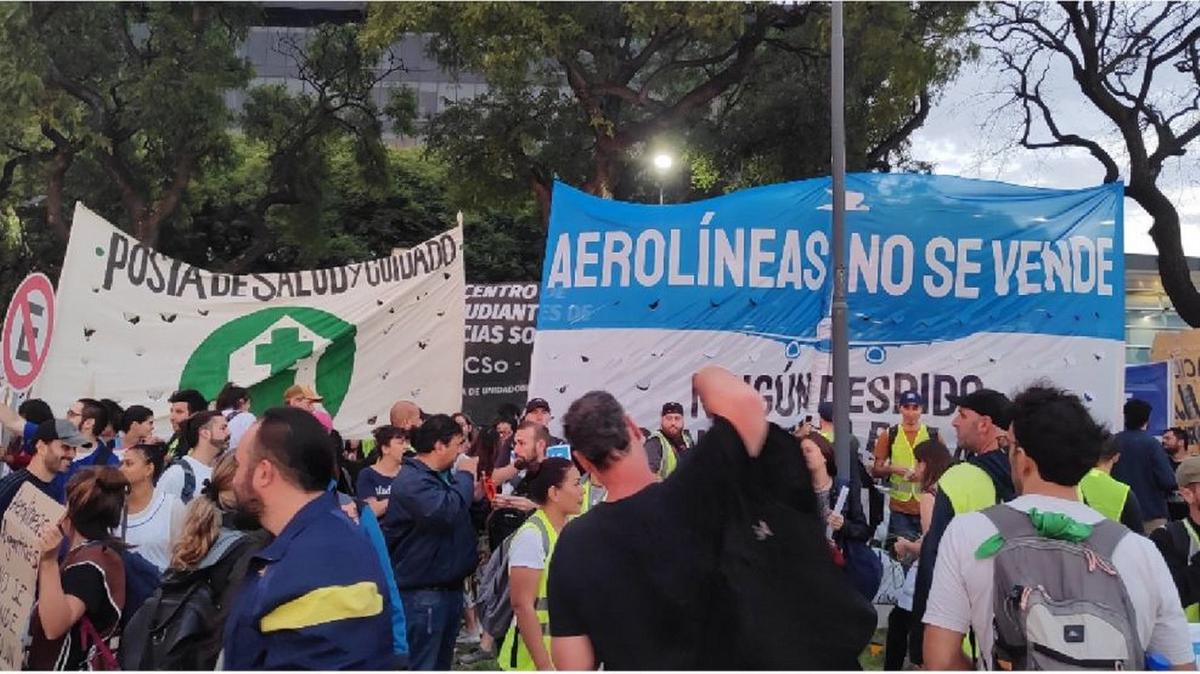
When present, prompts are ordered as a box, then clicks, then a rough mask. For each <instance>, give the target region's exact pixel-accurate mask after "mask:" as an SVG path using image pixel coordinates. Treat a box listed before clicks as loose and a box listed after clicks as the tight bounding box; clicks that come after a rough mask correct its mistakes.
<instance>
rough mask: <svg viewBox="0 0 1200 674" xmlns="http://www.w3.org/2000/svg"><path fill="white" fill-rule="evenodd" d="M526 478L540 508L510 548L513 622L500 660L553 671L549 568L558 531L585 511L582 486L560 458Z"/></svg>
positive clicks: (502, 664)
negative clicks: (583, 509)
mask: <svg viewBox="0 0 1200 674" xmlns="http://www.w3.org/2000/svg"><path fill="white" fill-rule="evenodd" d="M526 479H527V480H528V484H529V498H530V500H532V501H533V502H534V503H536V504H537V505H538V509H537V510H536V511H534V513H533V515H530V517H529V519H528V520H527V521H526V522H525V524H522V525H521V528H520V529H517V533H515V534H513V537H512V540H511V542H510V543H509V552H508V555H509V556H508V588H509V593H510V597H511V601H512V607H513V622H512V626H511V627H509V628H508V636H506V637H505V639H504V645H503V646H502V647H501V649H500V655H499V656H498V657H497V658H496V659H497V661H498V662H499V664H500V668H501V669H505V670H535V669H537V670H551V669H554V664H553V663H552V662H551V660H550V631H549V625H550V613H549V611H548V610H547V608H546V601H547V594H546V581H547V576H548V572H547V569H549V568H550V557H551V556H552V555H553V554H554V544H555V543H556V542H557V541H558V534H559V532H561V531H562V528H563V526H564V525H565V524H566V523H567V519H569V518H570V517H571V516H572V515H578V514H579V511H580V510H581V509H582V508H583V486H582V485H581V484H580V479H579V469H577V468H576V467H575V464H574V463H572V462H571V461H570V460H569V459H563V458H559V457H552V458H549V459H545V460H543V461H542V462H541V463H539V464H538V467H537V468H536V472H534V473H532V474H531V475H527V476H526Z"/></svg>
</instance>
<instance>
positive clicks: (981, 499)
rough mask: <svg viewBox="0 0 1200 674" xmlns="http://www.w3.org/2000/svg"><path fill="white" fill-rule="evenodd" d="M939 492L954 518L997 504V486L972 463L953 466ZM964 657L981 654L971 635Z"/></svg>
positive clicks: (939, 484)
mask: <svg viewBox="0 0 1200 674" xmlns="http://www.w3.org/2000/svg"><path fill="white" fill-rule="evenodd" d="M938 491H940V492H942V493H943V494H945V495H946V498H948V499H950V506H951V507H952V508H954V516H955V517H957V516H959V515H962V514H964V513H973V512H978V511H980V510H983V509H984V508H990V507H992V506H994V505H996V503H997V498H996V485H995V484H994V483H993V482H992V477H991V476H990V475H988V474H987V471H985V470H984V469H982V468H980V467H979V466H976V465H975V464H972V463H960V464H957V465H954V466H951V467H950V468H949V469H948V470H947V471H946V472H945V473H942V478H941V479H940V480H938ZM962 652H963V655H966V656H967V659H969V660H970V661H971V662H975V660H976V658H978V656H979V654H978V653H976V652H974V651H973V650H972V649H971V639H970V635H968V636H965V637H963V641H962Z"/></svg>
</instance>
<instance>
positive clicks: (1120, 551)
mask: <svg viewBox="0 0 1200 674" xmlns="http://www.w3.org/2000/svg"><path fill="white" fill-rule="evenodd" d="M1008 505H1010V506H1012V507H1013V508H1016V509H1017V510H1020V511H1022V512H1029V510H1030V509H1031V508H1037V509H1038V510H1039V511H1044V512H1056V513H1061V514H1063V515H1066V516H1067V517H1070V518H1072V519H1074V520H1075V521H1077V522H1082V523H1083V524H1095V523H1097V522H1099V521H1101V520H1102V519H1104V516H1103V515H1101V514H1100V513H1098V512H1096V511H1095V510H1092V509H1091V508H1089V507H1087V506H1086V505H1084V504H1082V503H1080V502H1079V501H1067V500H1064V499H1060V498H1054V497H1051V496H1038V495H1029V496H1021V497H1019V498H1017V499H1014V500H1013V501H1011V502H1009V504H1008ZM996 533H997V530H996V527H995V525H993V524H992V521H991V520H989V519H988V518H987V517H986V516H985V515H984V514H983V513H978V512H975V513H967V514H964V515H959V516H957V517H955V518H954V519H953V520H951V522H950V526H948V527H946V533H945V535H944V536H943V537H942V542H941V545H940V547H939V548H938V556H937V566H936V567H935V568H934V570H933V585H932V586H931V588H930V590H929V603H928V605H927V606H926V608H925V618H924V622H925V623H926V624H929V625H935V626H937V627H941V628H944V629H948V630H953V631H955V632H961V633H963V634H966V633H967V631H968V628H969V627H970V628H974V630H975V635H976V638H977V639H978V640H979V650H980V653H981V654H982V655H983V657H982V658H981V660H983V661H985V662H984V663H983V664H985V665H986V666H987V668H990V659H991V654H992V643H993V641H994V640H995V636H994V634H993V629H994V628H993V624H992V565H993V562H994V558H987V559H976V558H975V550H976V549H978V548H979V545H980V544H981V543H983V542H984V541H986V540H987V539H989V538H991V537H992V536H994V535H995V534H996ZM1112 562H1113V566H1115V567H1116V569H1117V573H1118V574H1120V576H1121V579H1122V581H1124V583H1125V590H1126V592H1128V593H1129V600H1130V602H1131V603H1132V604H1133V609H1134V611H1135V612H1136V614H1137V631H1138V636H1139V637H1140V640H1141V642H1142V646H1143V648H1145V650H1146V652H1147V653H1158V654H1160V655H1162V656H1164V657H1165V658H1166V659H1167V661H1168V662H1170V663H1171V664H1173V665H1182V664H1190V663H1193V662H1195V659H1194V657H1195V656H1194V655H1193V654H1192V640H1191V637H1190V636H1189V633H1188V624H1187V619H1186V618H1185V617H1184V615H1183V607H1182V605H1181V603H1180V601H1179V593H1178V591H1177V590H1176V589H1175V584H1174V582H1173V581H1172V580H1171V572H1170V571H1169V570H1168V569H1167V564H1166V562H1164V561H1163V558H1162V555H1161V554H1160V553H1159V552H1158V549H1157V548H1155V547H1154V544H1153V543H1151V542H1150V539H1148V538H1145V537H1143V536H1140V535H1138V534H1130V535H1127V536H1125V538H1123V539H1121V542H1120V543H1118V544H1117V548H1116V550H1114V551H1113V558H1112Z"/></svg>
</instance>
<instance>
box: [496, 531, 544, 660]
mask: <svg viewBox="0 0 1200 674" xmlns="http://www.w3.org/2000/svg"><path fill="white" fill-rule="evenodd" d="M522 529H533V530H535V531H537V532H538V533H539V534H540V535H541V537H542V541H543V542H544V543H545V544H546V564H545V566H544V567H543V568H542V576H541V579H540V580H538V593H537V599H535V600H534V603H533V609H534V612H535V613H537V619H538V623H539V624H540V625H541V628H542V643H544V644H545V645H546V652H547V653H549V652H550V601H549V599H547V597H548V596H549V594H548V593H547V592H546V588H547V585H548V583H549V581H550V558H551V557H553V556H554V545H555V544H556V543H558V532H557V531H555V530H554V527H553V526H551V524H550V518H548V517H546V513H545V512H544V511H542V510H541V509H538V511H537V512H535V513H533V516H532V517H530V518H529V520H528V521H526V522H525V523H524V524H522V525H521V528H520V529H518V530H517V531H518V532H519V531H521V530H522ZM497 660H498V661H499V664H500V669H503V670H505V671H522V672H528V671H533V670H535V669H537V667H536V666H535V665H534V664H533V656H532V655H530V654H529V649H528V648H526V647H525V641H524V639H522V638H521V633H520V630H519V629H518V628H517V616H516V615H513V621H512V624H511V625H509V626H508V634H507V635H506V636H505V637H504V645H503V647H502V648H501V649H500V657H498V658H497Z"/></svg>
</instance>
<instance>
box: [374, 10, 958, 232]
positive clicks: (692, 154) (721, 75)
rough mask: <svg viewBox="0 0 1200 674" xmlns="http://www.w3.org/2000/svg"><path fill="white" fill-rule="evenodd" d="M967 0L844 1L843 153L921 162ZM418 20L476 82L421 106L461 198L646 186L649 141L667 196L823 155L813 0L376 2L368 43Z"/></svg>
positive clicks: (854, 160) (737, 183) (493, 200)
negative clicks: (665, 161) (793, 0)
mask: <svg viewBox="0 0 1200 674" xmlns="http://www.w3.org/2000/svg"><path fill="white" fill-rule="evenodd" d="M973 8H974V5H973V4H970V3H861V4H852V5H850V6H848V7H847V23H846V28H845V33H846V43H847V45H848V46H849V50H848V52H847V54H846V68H847V77H846V89H847V92H846V96H847V131H848V134H847V135H848V140H849V147H848V158H849V164H850V167H851V169H852V170H891V169H893V168H906V169H920V168H923V167H922V166H920V165H917V164H914V163H912V162H911V160H910V159H909V157H908V155H907V142H908V137H909V136H910V135H911V133H912V132H913V131H914V130H915V129H916V128H918V127H919V126H920V125H921V123H923V121H924V118H925V115H926V114H927V112H928V109H929V107H930V105H931V103H932V101H933V100H934V99H935V98H936V96H937V92H938V91H939V90H940V89H941V87H943V86H944V85H945V84H946V83H947V82H949V81H950V80H951V79H952V78H953V77H954V75H955V74H956V73H957V71H958V67H959V65H960V64H961V63H962V61H963V60H964V59H968V58H973V56H974V49H973V48H972V47H971V46H970V45H968V44H966V43H965V42H963V41H962V40H960V36H961V35H962V34H963V33H964V31H965V30H966V20H967V17H968V15H969V14H970V13H971V11H972V10H973ZM404 32H421V33H426V34H429V35H430V36H431V43H430V48H429V51H430V54H431V55H432V56H433V57H435V58H436V59H437V60H438V62H439V63H441V64H442V65H443V66H444V67H447V68H451V69H462V68H467V69H472V70H475V71H478V72H482V73H483V74H484V75H485V76H486V77H487V78H488V81H489V84H490V86H491V87H492V91H491V92H490V93H489V94H488V95H487V96H485V97H482V98H480V99H476V100H474V101H468V102H464V103H459V104H457V105H453V106H451V107H450V108H449V109H447V110H446V111H445V112H443V113H442V114H440V115H438V116H437V117H435V118H434V119H433V120H431V123H430V127H429V128H430V134H429V148H430V151H431V152H432V153H433V154H434V155H436V156H437V157H439V158H440V159H442V160H444V161H446V162H447V163H448V164H449V165H450V166H452V167H453V168H454V170H455V172H456V174H457V175H462V176H464V177H465V178H466V179H465V180H463V181H462V183H463V184H464V185H467V186H468V187H467V188H464V189H468V190H470V194H469V195H468V197H469V198H468V199H467V202H468V203H471V204H481V203H485V204H491V205H497V206H499V205H512V204H513V203H514V196H515V195H517V194H518V193H519V191H520V190H525V191H526V194H527V195H528V196H531V197H533V198H534V200H535V202H537V203H539V205H540V206H541V208H542V213H543V216H545V214H546V213H547V209H548V189H549V187H550V184H551V182H552V180H551V178H552V177H553V176H558V177H559V178H561V179H563V180H565V181H567V182H569V183H572V184H575V185H578V186H580V187H582V188H584V189H585V190H588V191H591V192H593V193H596V194H602V195H606V196H607V195H611V196H614V197H616V198H619V199H630V200H641V201H652V200H654V199H656V198H657V192H658V188H659V181H660V179H662V178H661V177H660V176H658V175H657V174H656V173H655V172H654V171H653V170H651V169H650V168H649V166H648V163H647V159H648V157H649V156H650V155H651V154H653V149H652V148H656V147H665V148H672V153H673V154H675V155H676V156H678V157H680V158H681V159H682V162H681V163H682V164H683V166H682V167H681V168H680V169H677V170H676V174H675V175H672V176H667V177H666V179H665V180H664V185H663V186H664V188H665V191H666V192H667V193H668V194H670V195H671V198H672V200H680V199H688V198H696V197H700V196H705V195H711V194H717V193H721V192H724V191H730V190H734V189H739V188H742V187H747V186H753V185H759V184H765V183H771V182H779V181H784V180H794V179H798V178H804V177H810V176H814V175H822V174H825V173H827V172H828V171H829V159H828V158H829V154H830V152H829V140H828V139H829V131H828V129H829V107H828V104H827V101H828V100H829V86H828V79H829V57H828V35H829V16H828V8H827V7H826V6H824V5H803V6H801V5H780V4H769V3H768V4H756V3H699V2H681V3H665V2H647V3H615V2H609V3H536V2H534V3H502V2H477V3H436V2H435V3H381V4H377V5H372V6H371V9H370V19H369V21H368V26H367V29H366V30H365V32H364V40H365V41H366V43H368V44H386V43H387V42H388V41H390V40H391V39H393V38H395V37H396V36H398V35H399V34H401V33H404Z"/></svg>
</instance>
